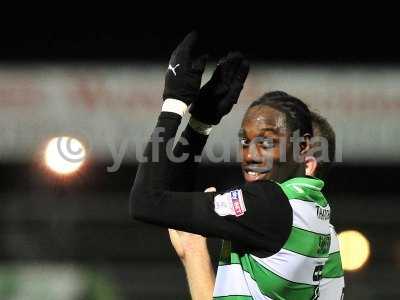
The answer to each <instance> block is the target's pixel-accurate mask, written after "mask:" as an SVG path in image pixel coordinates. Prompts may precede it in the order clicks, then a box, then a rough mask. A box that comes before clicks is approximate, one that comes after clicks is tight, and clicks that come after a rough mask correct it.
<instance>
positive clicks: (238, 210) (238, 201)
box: [214, 190, 246, 217]
mask: <svg viewBox="0 0 400 300" xmlns="http://www.w3.org/2000/svg"><path fill="white" fill-rule="evenodd" d="M214 209H215V212H216V213H217V214H218V215H219V216H221V217H224V216H229V215H231V216H236V217H240V216H242V215H244V213H245V211H246V207H245V205H244V201H243V194H242V190H233V191H229V192H227V193H225V194H222V195H217V196H215V198H214Z"/></svg>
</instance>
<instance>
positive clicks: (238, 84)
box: [189, 52, 249, 125]
mask: <svg viewBox="0 0 400 300" xmlns="http://www.w3.org/2000/svg"><path fill="white" fill-rule="evenodd" d="M248 73H249V63H248V62H247V61H246V60H245V59H244V57H243V55H242V54H241V53H239V52H234V53H229V54H228V55H227V56H226V57H224V58H223V59H222V60H221V61H220V62H219V63H218V65H217V68H216V69H215V71H214V73H213V75H212V77H211V79H210V80H209V81H208V82H207V83H206V84H205V85H204V86H203V87H202V88H201V90H200V93H199V97H198V99H197V100H195V101H194V102H193V103H192V105H191V107H190V110H189V111H190V113H191V114H192V116H193V117H194V118H195V119H197V120H199V121H201V122H203V123H206V124H210V125H217V124H218V123H219V122H220V121H221V119H222V117H223V116H225V115H227V114H228V113H229V112H230V111H231V109H232V107H233V105H234V104H236V103H237V101H238V99H239V95H240V92H241V91H242V88H243V84H244V82H245V80H246V77H247V74H248Z"/></svg>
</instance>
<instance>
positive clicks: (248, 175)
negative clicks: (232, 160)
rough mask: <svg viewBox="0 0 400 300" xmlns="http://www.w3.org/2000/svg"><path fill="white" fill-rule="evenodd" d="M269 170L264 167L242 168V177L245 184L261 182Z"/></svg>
mask: <svg viewBox="0 0 400 300" xmlns="http://www.w3.org/2000/svg"><path fill="white" fill-rule="evenodd" d="M268 172H269V170H267V169H266V168H265V167H243V176H244V179H245V180H246V182H253V181H258V180H263V179H264V178H265V177H266V176H267V174H268Z"/></svg>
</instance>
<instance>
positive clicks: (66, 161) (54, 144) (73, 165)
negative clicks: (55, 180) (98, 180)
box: [45, 136, 86, 175]
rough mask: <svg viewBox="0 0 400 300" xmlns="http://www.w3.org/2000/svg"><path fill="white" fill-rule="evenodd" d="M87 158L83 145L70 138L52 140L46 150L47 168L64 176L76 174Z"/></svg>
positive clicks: (63, 137)
mask: <svg viewBox="0 0 400 300" xmlns="http://www.w3.org/2000/svg"><path fill="white" fill-rule="evenodd" d="M85 157H86V150H85V147H84V146H83V144H82V143H81V142H80V141H79V140H77V139H76V138H73V137H68V136H62V137H55V138H52V139H51V140H50V141H49V142H48V144H47V147H46V150H45V162H46V165H47V167H48V168H49V169H50V170H52V171H53V172H55V173H58V174H62V175H67V174H71V173H74V172H76V171H77V170H78V169H79V168H80V167H81V166H82V164H83V162H84V160H85Z"/></svg>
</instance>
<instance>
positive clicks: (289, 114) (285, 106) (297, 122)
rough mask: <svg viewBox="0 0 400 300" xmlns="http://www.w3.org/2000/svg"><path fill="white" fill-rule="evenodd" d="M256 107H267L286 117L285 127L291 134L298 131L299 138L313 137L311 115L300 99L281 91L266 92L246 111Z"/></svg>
mask: <svg viewBox="0 0 400 300" xmlns="http://www.w3.org/2000/svg"><path fill="white" fill-rule="evenodd" d="M257 105H267V106H270V107H272V108H274V109H276V110H278V111H281V112H283V113H284V114H285V115H286V120H287V124H288V125H287V126H288V127H289V128H288V129H290V130H291V131H292V132H294V131H296V130H299V131H300V136H305V135H309V136H312V135H313V130H312V122H311V113H310V110H309V109H308V106H307V105H306V104H305V103H304V102H303V101H301V100H300V99H298V98H296V97H294V96H291V95H289V94H287V93H285V92H282V91H273V92H268V93H265V94H264V95H262V96H261V97H260V98H258V99H257V100H255V101H254V102H253V103H251V104H250V106H249V108H248V110H249V109H250V108H252V107H254V106H257Z"/></svg>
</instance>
